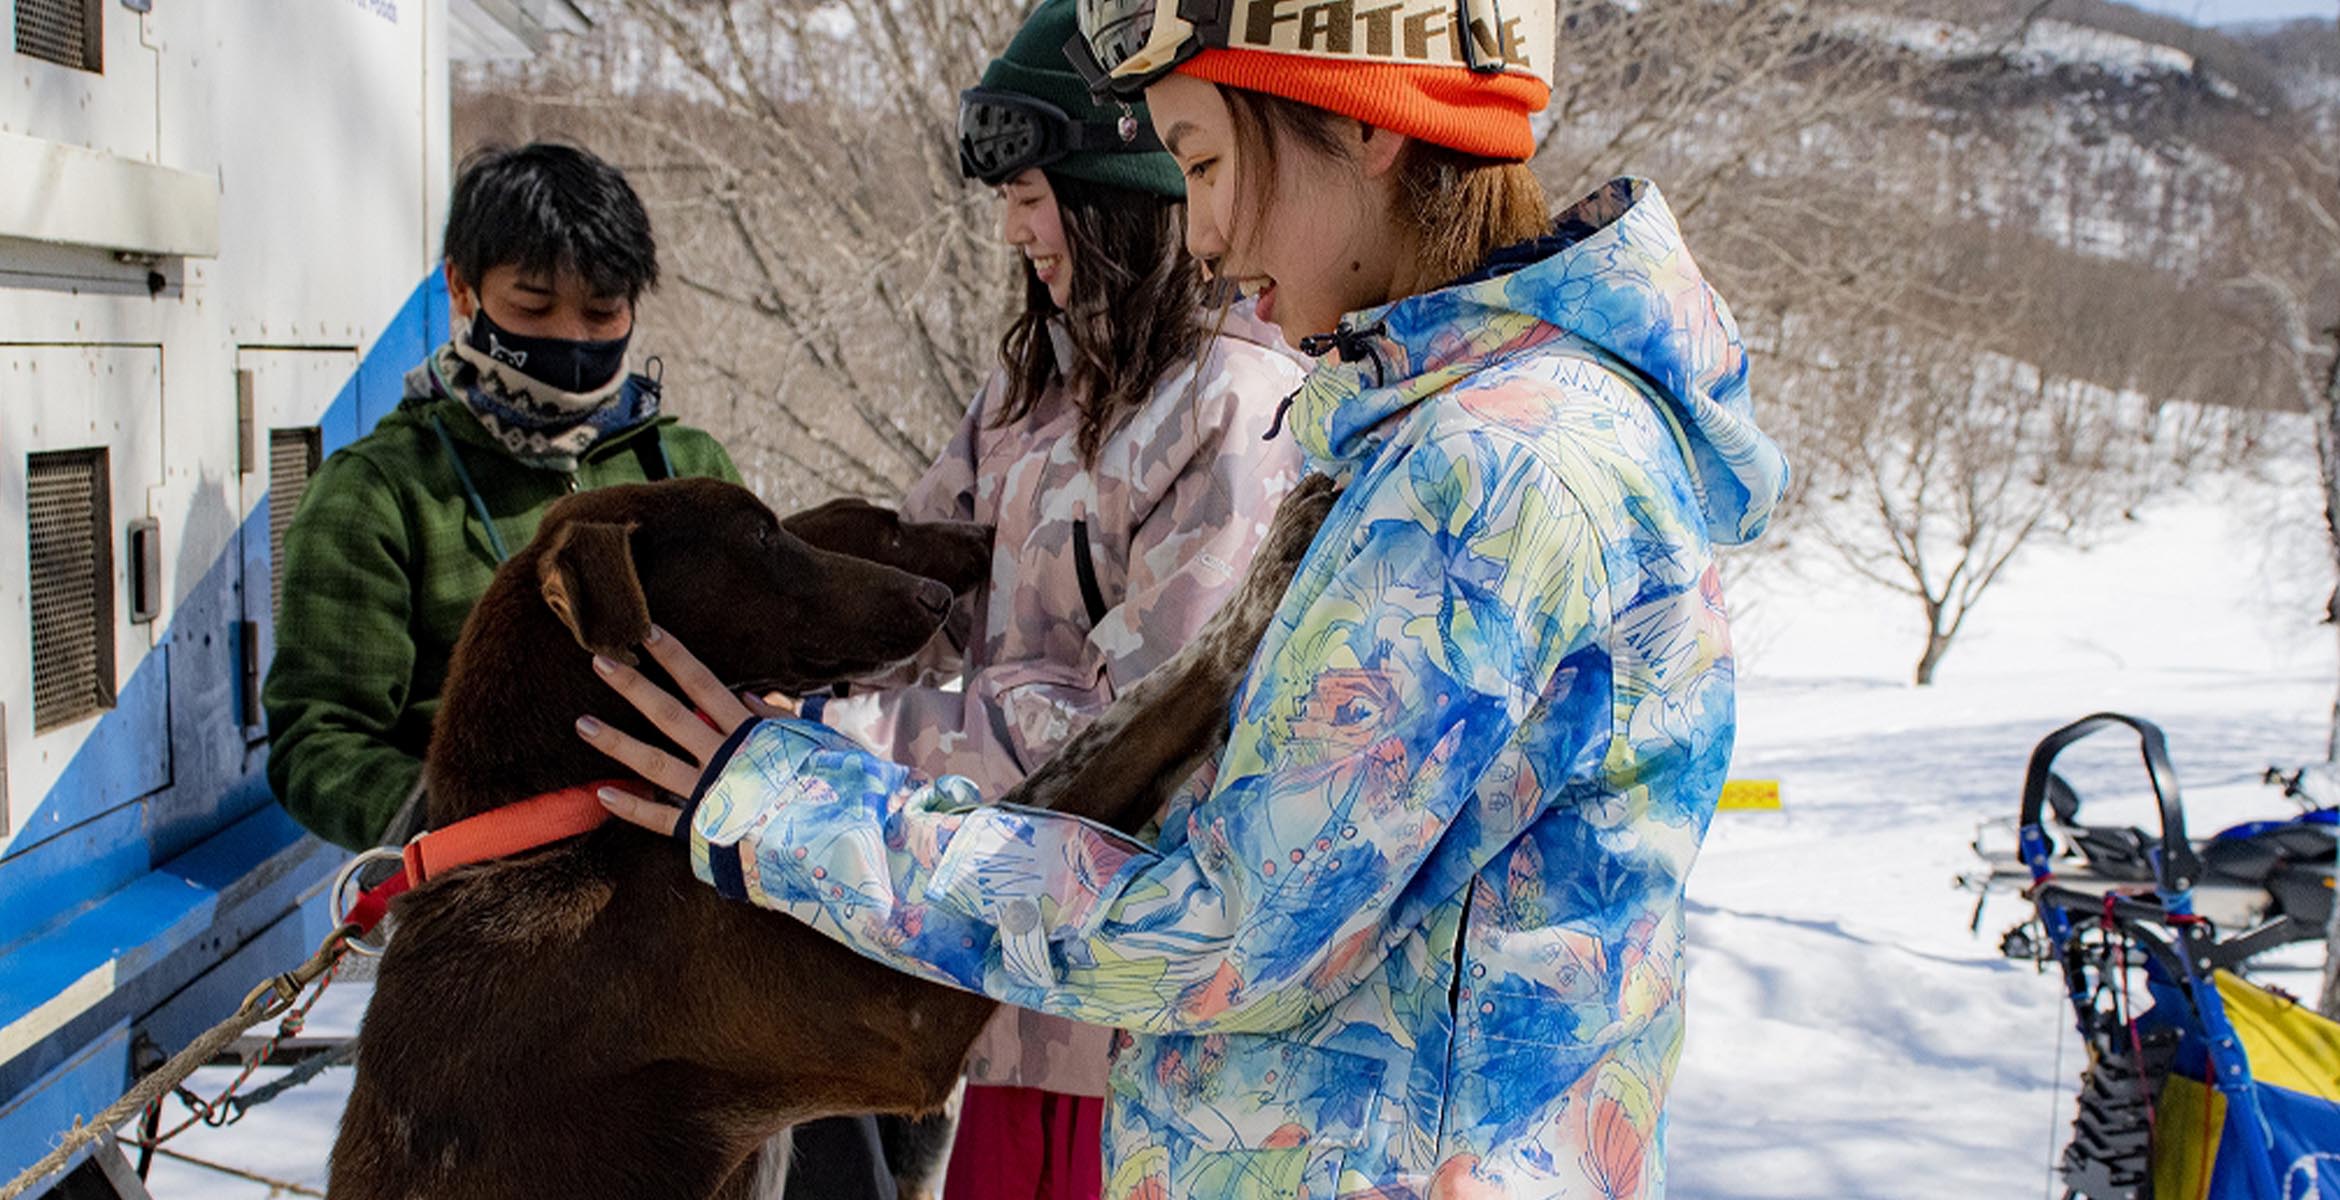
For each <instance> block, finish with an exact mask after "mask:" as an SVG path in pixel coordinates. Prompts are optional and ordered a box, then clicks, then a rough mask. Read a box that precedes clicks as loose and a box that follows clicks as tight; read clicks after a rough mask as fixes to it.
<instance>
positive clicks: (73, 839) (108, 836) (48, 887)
mask: <svg viewBox="0 0 2340 1200" xmlns="http://www.w3.org/2000/svg"><path fill="white" fill-rule="evenodd" d="M145 820H146V806H145V805H144V804H132V805H128V806H126V807H123V808H118V809H115V810H114V811H113V812H110V813H107V814H106V815H105V816H103V817H100V818H98V819H97V820H95V821H91V822H89V823H87V824H85V825H78V826H75V827H74V828H73V829H72V830H70V831H68V832H66V833H65V834H64V835H62V836H60V837H54V838H50V839H49V840H48V841H45V842H42V843H41V844H40V845H38V846H35V847H33V848H32V849H30V850H27V851H25V852H23V853H21V854H18V855H16V856H14V857H12V858H10V859H8V860H7V861H5V862H0V956H5V955H6V954H7V952H8V951H9V949H11V948H12V947H14V946H16V945H17V944H19V943H22V942H25V941H27V940H29V939H31V938H33V937H36V936H38V935H39V934H42V933H45V932H47V931H48V930H49V929H50V928H52V927H54V926H55V925H56V924H57V922H59V921H61V920H63V919H65V918H67V917H70V916H72V915H73V914H74V913H76V912H79V911H81V910H82V909H85V908H87V907H89V906H90V905H91V904H94V903H96V902H97V901H98V900H99V899H100V898H102V897H104V896H105V895H107V894H108V893H110V892H112V891H113V890H114V889H116V888H119V887H121V886H122V885H123V884H126V883H128V882H130V881H131V880H133V879H136V878H138V877H139V876H141V875H144V874H145V873H146V871H147V868H148V867H149V866H150V865H151V862H150V860H149V858H148V855H147V847H146V838H145V837H144V836H143V834H142V832H141V831H142V829H143V828H144V825H145Z"/></svg>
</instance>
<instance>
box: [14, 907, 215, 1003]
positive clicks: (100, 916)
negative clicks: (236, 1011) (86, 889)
mask: <svg viewBox="0 0 2340 1200" xmlns="http://www.w3.org/2000/svg"><path fill="white" fill-rule="evenodd" d="M212 899H213V893H212V892H210V891H208V890H206V889H203V888H199V887H197V886H195V885H194V884H192V883H189V882H188V881H186V880H184V879H181V878H178V877H177V876H173V875H166V874H163V873H161V872H159V871H154V872H148V873H147V874H145V875H142V876H140V877H138V879H136V880H135V881H133V882H132V883H131V884H130V885H129V886H127V887H124V888H121V889H119V890H117V891H116V892H115V893H114V894H113V895H111V896H108V897H106V898H105V899H104V900H102V901H100V902H99V903H97V904H95V905H93V906H91V907H90V909H89V911H87V912H85V913H82V914H81V915H80V916H77V917H75V918H73V919H72V920H71V921H68V922H66V923H65V924H64V925H61V926H59V927H58V928H57V929H55V930H53V931H51V932H50V933H49V934H47V935H46V936H43V937H37V938H34V939H33V940H31V941H29V942H26V943H25V944H24V945H21V946H19V947H17V948H16V949H14V950H12V951H10V952H9V954H8V958H7V959H6V960H5V967H6V969H5V970H0V1026H5V1025H8V1024H11V1023H14V1022H15V1021H17V1020H18V1019H20V1018H22V1017H24V1016H26V1015H27V1014H29V1013H31V1012H32V1011H33V1010H34V1009H36V1008H39V1007H40V1006H41V1005H43V1004H45V1003H47V1002H48V1001H49V1000H50V999H51V998H53V997H55V996H57V995H58V994H59V993H61V992H63V991H64V990H65V989H66V988H67V987H69V986H71V985H72V984H73V983H74V982H75V981H77V980H79V979H81V978H82V977H83V976H86V975H88V974H89V973H90V972H91V971H94V970H96V969H98V968H100V967H103V966H104V965H105V964H106V961H107V960H108V959H119V960H121V961H120V966H119V968H118V971H117V976H116V978H117V979H120V978H125V977H127V976H129V975H131V974H135V973H136V972H137V971H138V970H139V969H140V968H142V967H144V966H146V965H147V964H148V963H151V962H152V961H154V960H155V959H157V958H160V957H161V956H162V955H163V954H165V953H168V952H169V951H170V950H172V949H174V948H176V947H177V946H178V945H179V944H180V943H181V942H184V941H186V940H187V939H188V938H191V937H193V936H195V934H197V933H200V932H201V931H202V930H203V928H204V927H205V926H207V925H209V924H210V923H211V914H212Z"/></svg>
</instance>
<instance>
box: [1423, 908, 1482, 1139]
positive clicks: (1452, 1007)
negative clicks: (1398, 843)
mask: <svg viewBox="0 0 2340 1200" xmlns="http://www.w3.org/2000/svg"><path fill="white" fill-rule="evenodd" d="M1478 893H1479V880H1478V877H1477V876H1475V875H1474V876H1472V877H1471V881H1470V883H1469V884H1468V885H1466V886H1465V887H1464V888H1463V903H1462V914H1461V915H1460V916H1458V917H1456V918H1455V920H1454V948H1453V953H1452V958H1453V959H1454V978H1453V979H1450V980H1448V981H1447V984H1446V1072H1445V1080H1444V1083H1443V1084H1442V1085H1441V1086H1440V1088H1439V1095H1438V1138H1437V1140H1436V1141H1434V1142H1432V1143H1431V1145H1432V1146H1433V1147H1437V1148H1438V1153H1439V1154H1441V1155H1443V1154H1444V1152H1445V1151H1444V1147H1445V1145H1446V1119H1447V1116H1448V1114H1450V1113H1452V1112H1453V1111H1454V1052H1455V1044H1456V1043H1458V1042H1460V1041H1461V1040H1462V988H1463V942H1464V941H1465V940H1466V938H1467V937H1468V936H1469V934H1470V929H1471V903H1472V901H1474V900H1476V899H1478Z"/></svg>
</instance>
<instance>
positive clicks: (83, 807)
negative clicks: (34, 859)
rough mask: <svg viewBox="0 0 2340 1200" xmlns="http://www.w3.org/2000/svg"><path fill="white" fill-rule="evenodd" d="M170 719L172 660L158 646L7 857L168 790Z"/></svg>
mask: <svg viewBox="0 0 2340 1200" xmlns="http://www.w3.org/2000/svg"><path fill="white" fill-rule="evenodd" d="M170 715H171V714H170V656H169V654H168V653H167V647H158V648H156V649H155V651H154V652H153V653H151V654H148V655H147V656H146V658H145V659H144V660H142V661H141V662H140V663H139V664H138V668H137V669H136V670H134V671H132V672H131V673H130V679H129V681H128V682H126V683H124V684H123V685H122V688H121V691H120V692H119V693H118V694H117V695H116V697H115V702H114V709H113V711H112V712H109V713H107V714H106V715H104V716H102V717H100V718H98V722H97V727H96V728H95V729H92V730H91V731H90V735H89V740H88V741H86V742H83V743H82V746H81V749H80V750H79V751H78V752H76V753H75V754H74V756H73V761H72V762H70V763H67V764H66V765H65V770H64V772H63V774H61V775H59V776H58V779H57V786H55V787H53V788H50V789H49V794H48V795H46V796H43V797H41V802H40V804H39V805H38V806H37V807H35V808H34V809H33V811H32V812H31V813H30V814H29V815H27V816H26V817H25V820H24V824H23V826H22V827H21V829H22V831H21V832H19V833H18V834H17V835H16V841H15V842H13V843H11V844H10V846H9V852H10V854H11V856H13V855H15V854H17V853H21V852H22V851H24V850H26V849H28V848H30V847H32V846H34V845H37V844H38V843H40V842H42V841H44V840H46V839H48V838H53V837H55V836H57V835H58V834H60V833H63V832H65V831H66V830H68V829H71V828H72V827H74V826H75V825H79V824H81V823H82V822H83V821H87V820H90V819H92V818H94V817H97V816H99V815H100V814H103V813H105V812H108V811H110V810H112V809H116V808H119V807H121V806H122V805H125V804H128V803H130V802H131V801H132V800H136V799H137V798H139V797H140V796H143V795H146V794H147V793H149V792H152V791H155V790H157V789H159V788H163V787H166V786H168V785H169V784H170V781H171V734H170ZM4 866H5V863H0V867H4Z"/></svg>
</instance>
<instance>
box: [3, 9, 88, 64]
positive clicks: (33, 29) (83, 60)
mask: <svg viewBox="0 0 2340 1200" xmlns="http://www.w3.org/2000/svg"><path fill="white" fill-rule="evenodd" d="M103 3H104V0H16V52H17V53H18V54H29V55H32V56H33V57H34V58H38V59H44V60H46V61H49V62H53V63H56V64H57V65H58V66H61V67H72V68H73V69H74V70H77V71H97V70H102V69H103V68H104V65H105V64H104V61H103V59H102V58H101V57H100V51H99V47H100V45H101V44H102V43H101V42H100V40H99V38H98V32H99V31H100V30H101V29H103V28H104V21H105V17H104V16H103V12H104V10H103V8H102V5H103Z"/></svg>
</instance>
